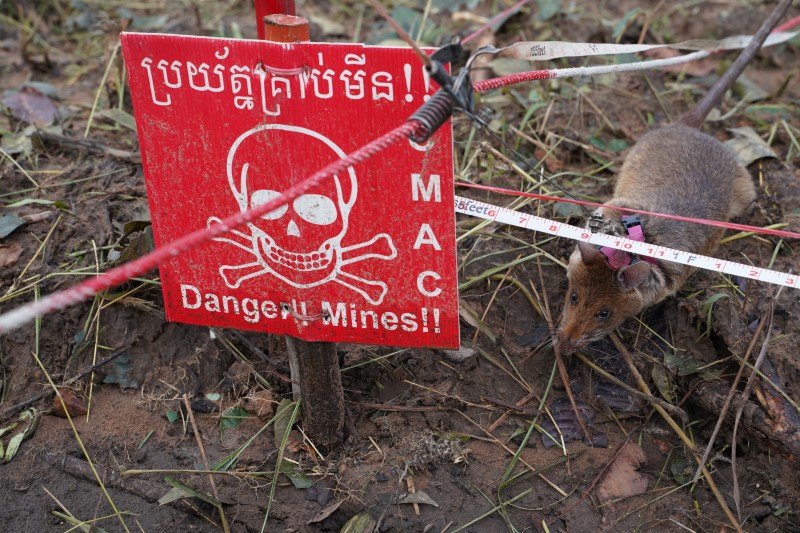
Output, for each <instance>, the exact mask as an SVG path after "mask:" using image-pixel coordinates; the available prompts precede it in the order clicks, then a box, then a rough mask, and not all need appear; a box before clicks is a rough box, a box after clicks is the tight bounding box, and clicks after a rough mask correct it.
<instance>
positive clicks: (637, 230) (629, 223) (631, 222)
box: [600, 215, 656, 270]
mask: <svg viewBox="0 0 800 533" xmlns="http://www.w3.org/2000/svg"><path fill="white" fill-rule="evenodd" d="M620 221H621V222H622V225H623V226H624V227H625V229H626V230H627V232H628V238H629V239H631V240H634V241H638V242H644V227H643V225H642V219H641V218H640V217H639V216H638V215H631V216H627V217H622V218H621V219H620ZM600 253H601V254H603V255H604V256H606V258H607V259H608V266H610V267H611V269H612V270H619V269H620V268H622V267H626V266H628V265H630V264H631V262H632V261H633V258H634V257H638V256H634V255H633V254H630V253H628V252H624V251H622V250H617V249H616V248H610V247H608V246H601V247H600ZM642 259H643V260H644V261H647V262H648V263H652V264H656V260H655V259H654V258H652V257H647V256H645V257H642Z"/></svg>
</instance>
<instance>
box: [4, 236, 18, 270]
mask: <svg viewBox="0 0 800 533" xmlns="http://www.w3.org/2000/svg"><path fill="white" fill-rule="evenodd" d="M20 255H22V246H20V245H19V244H17V243H15V242H12V243H9V244H3V243H0V267H7V266H11V265H13V264H14V263H16V262H17V259H19V256H20Z"/></svg>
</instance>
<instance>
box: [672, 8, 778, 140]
mask: <svg viewBox="0 0 800 533" xmlns="http://www.w3.org/2000/svg"><path fill="white" fill-rule="evenodd" d="M791 5H792V0H780V2H778V5H777V6H776V7H775V9H774V10H773V11H772V13H770V15H769V17H767V19H766V20H765V21H764V22H763V24H761V27H760V28H759V29H758V31H757V32H756V34H755V35H754V36H753V39H752V40H751V41H750V44H748V45H747V47H746V48H745V49H744V50H742V52H741V53H740V54H739V57H737V58H736V61H734V62H733V63H732V64H731V66H730V67H728V70H726V71H725V73H724V74H723V75H722V76H721V77H720V78H719V79H718V80H717V81H716V83H714V85H712V86H711V88H710V89H709V90H708V93H706V95H705V96H704V97H703V98H702V99H701V100H700V102H698V103H697V105H696V106H695V107H694V109H692V110H691V111H689V112H688V113H686V114H685V115H683V116H682V117H681V118H680V122H681V123H683V124H686V125H687V126H691V127H693V128H699V127H700V125H701V124H702V123H703V121H704V120H705V119H706V116H708V114H709V113H710V112H711V110H712V109H713V108H714V106H716V105H717V104H718V103H719V102H720V101H721V100H722V95H723V94H725V91H727V90H728V88H729V87H730V86H731V85H733V82H735V81H736V78H738V77H739V75H740V74H741V73H742V71H744V69H745V67H746V66H747V65H748V63H750V62H751V61H752V60H753V58H754V57H755V56H756V53H757V52H758V50H759V49H760V48H761V45H762V44H764V41H765V40H766V38H767V36H768V35H769V34H770V33H772V30H773V29H775V26H777V25H778V22H779V21H780V19H781V18H782V17H783V15H784V14H786V11H787V10H788V9H789V6H791Z"/></svg>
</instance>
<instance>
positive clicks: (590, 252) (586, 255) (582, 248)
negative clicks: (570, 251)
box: [578, 241, 603, 265]
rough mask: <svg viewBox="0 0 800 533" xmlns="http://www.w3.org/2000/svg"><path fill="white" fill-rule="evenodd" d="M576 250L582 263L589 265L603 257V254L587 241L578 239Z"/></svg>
mask: <svg viewBox="0 0 800 533" xmlns="http://www.w3.org/2000/svg"><path fill="white" fill-rule="evenodd" d="M578 252H580V254H581V261H583V264H584V265H591V264H592V263H596V262H598V261H600V260H601V259H603V254H601V253H600V252H599V251H598V250H597V248H595V247H594V246H592V245H591V244H589V243H588V242H583V241H578Z"/></svg>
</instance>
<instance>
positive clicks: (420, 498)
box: [397, 490, 439, 507]
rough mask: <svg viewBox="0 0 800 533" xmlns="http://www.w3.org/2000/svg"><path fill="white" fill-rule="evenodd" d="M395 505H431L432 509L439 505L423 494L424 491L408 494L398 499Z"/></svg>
mask: <svg viewBox="0 0 800 533" xmlns="http://www.w3.org/2000/svg"><path fill="white" fill-rule="evenodd" d="M397 503H417V504H419V503H422V504H425V505H433V506H434V507H439V504H438V503H436V502H435V501H433V498H431V497H430V496H428V495H427V494H425V492H424V491H421V490H418V491H416V492H408V493H406V494H404V495H402V496H400V497H399V498H397Z"/></svg>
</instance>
